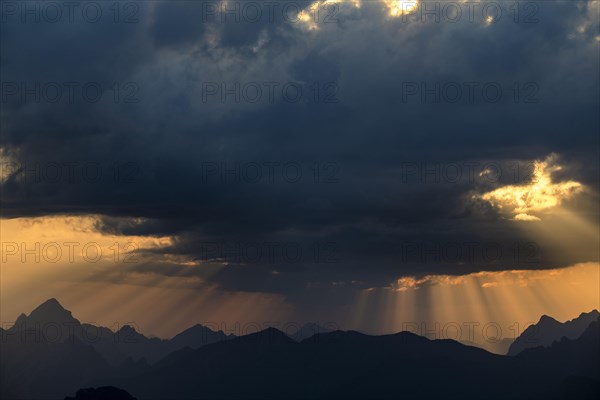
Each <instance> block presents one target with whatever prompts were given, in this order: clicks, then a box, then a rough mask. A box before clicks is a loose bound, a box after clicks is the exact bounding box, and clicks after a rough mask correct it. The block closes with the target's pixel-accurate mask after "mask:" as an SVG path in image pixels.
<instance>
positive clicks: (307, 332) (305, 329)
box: [289, 322, 332, 342]
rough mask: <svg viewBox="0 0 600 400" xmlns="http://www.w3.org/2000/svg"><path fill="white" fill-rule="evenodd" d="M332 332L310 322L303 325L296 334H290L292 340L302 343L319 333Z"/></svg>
mask: <svg viewBox="0 0 600 400" xmlns="http://www.w3.org/2000/svg"><path fill="white" fill-rule="evenodd" d="M331 331H332V329H328V328H324V327H322V326H321V325H319V324H316V323H313V322H308V323H306V324H304V325H302V326H301V327H300V328H299V329H298V330H297V331H296V332H295V333H293V334H290V335H289V336H290V337H291V338H292V339H294V340H296V341H298V342H301V341H303V340H305V339H308V338H309V337H311V336H313V335H316V334H318V333H329V332H331Z"/></svg>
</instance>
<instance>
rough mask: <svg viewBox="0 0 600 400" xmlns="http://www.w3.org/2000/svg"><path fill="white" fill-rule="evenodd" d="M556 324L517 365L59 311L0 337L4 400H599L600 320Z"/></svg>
mask: <svg viewBox="0 0 600 400" xmlns="http://www.w3.org/2000/svg"><path fill="white" fill-rule="evenodd" d="M552 321H554V322H549V317H546V316H544V317H542V318H541V319H540V322H538V323H537V324H536V326H532V327H530V328H531V329H535V330H536V332H537V333H538V334H539V337H540V338H544V339H543V340H540V341H537V342H536V341H529V342H527V341H525V339H526V335H530V334H531V333H530V331H528V330H526V331H525V332H524V333H523V335H521V336H520V337H519V338H517V340H516V341H515V343H514V344H513V346H515V349H514V355H511V356H502V355H497V354H492V353H489V352H487V351H485V350H483V349H480V348H476V347H471V346H466V345H464V344H461V343H459V342H456V341H453V340H429V339H427V338H425V337H422V336H418V335H415V334H412V333H409V332H400V333H397V334H392V335H383V336H371V335H366V334H362V333H359V332H355V331H340V330H336V331H329V330H327V329H324V328H322V327H320V326H318V325H316V324H312V325H310V326H309V327H310V328H311V329H312V332H311V331H308V330H305V329H303V331H305V332H297V333H296V334H295V335H291V336H292V337H290V336H289V335H286V334H285V333H283V332H281V331H279V330H277V329H275V328H268V329H266V330H263V331H260V332H257V333H253V334H250V335H245V336H239V337H236V336H233V335H226V334H225V333H223V332H222V331H218V332H215V331H212V330H210V329H209V328H207V327H204V326H202V325H195V326H193V327H191V328H189V329H187V330H185V331H184V332H182V333H180V334H178V335H176V336H175V337H173V338H172V339H170V340H166V339H158V338H148V337H146V336H144V335H143V334H141V333H139V332H137V331H136V330H135V329H134V328H133V327H131V326H125V327H122V328H121V329H119V330H118V331H117V332H113V331H111V330H110V329H108V328H103V327H95V326H93V325H88V324H81V323H80V322H79V321H78V320H77V319H75V318H74V317H73V316H72V314H71V312H70V311H68V310H65V309H64V308H63V307H62V306H61V305H60V303H58V301H56V300H55V299H50V300H48V301H46V302H45V303H43V304H42V305H40V306H39V307H37V308H36V309H35V310H33V311H32V312H31V313H30V314H29V315H28V316H27V315H24V314H23V315H21V316H19V318H18V319H17V322H16V323H15V325H14V326H13V327H12V328H10V329H8V330H2V329H0V333H1V334H2V342H1V345H2V346H1V352H0V367H1V368H0V383H1V385H0V387H1V392H0V397H1V398H2V399H27V400H31V399H64V398H65V397H66V396H73V395H75V398H76V399H77V400H79V399H82V400H87V399H96V398H98V396H100V398H102V396H104V397H106V395H105V394H102V393H120V394H119V396H125V395H124V393H126V395H127V396H131V398H137V399H139V400H142V399H198V398H208V399H210V398H219V399H223V398H227V399H236V398H240V399H241V398H244V399H247V398H261V399H269V398H315V399H316V398H344V399H347V398H397V397H408V398H414V397H420V398H430V397H443V398H492V399H495V398H507V397H509V398H524V399H525V398H534V399H535V398H540V399H541V398H544V399H546V398H569V399H573V398H587V396H591V397H590V398H596V397H595V396H597V395H600V390H599V389H600V381H599V376H600V367H599V365H600V353H599V351H600V347H599V342H600V332H599V322H598V312H597V311H592V312H591V313H583V314H582V315H581V316H580V317H578V318H577V319H575V320H572V321H568V322H566V323H564V324H561V323H560V322H558V321H556V320H552ZM557 324H558V325H557ZM586 324H587V325H586ZM584 325H586V326H584ZM530 328H528V329H530ZM90 332H94V333H95V335H92V334H91V333H90ZM565 332H566V334H565ZM577 332H579V334H578V333H577ZM550 338H551V339H550ZM125 339H127V340H125ZM521 343H523V345H522V344H521ZM530 345H531V346H530ZM511 349H512V346H511ZM92 387H97V388H99V389H91V388H92ZM82 388H89V389H86V390H80V389H82ZM117 388H118V389H117ZM123 390H124V391H126V392H123ZM127 396H126V397H122V398H129V397H127ZM71 398H73V397H71ZM105 400H110V399H105Z"/></svg>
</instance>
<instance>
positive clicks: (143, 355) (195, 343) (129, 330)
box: [0, 298, 233, 366]
mask: <svg viewBox="0 0 600 400" xmlns="http://www.w3.org/2000/svg"><path fill="white" fill-rule="evenodd" d="M0 334H2V335H13V336H18V337H19V338H20V340H21V341H25V342H27V341H35V340H41V338H42V337H43V340H44V341H46V342H53V343H64V342H66V341H68V340H72V339H73V338H77V339H78V340H80V341H81V342H83V343H86V344H89V345H91V346H92V347H93V348H94V349H95V350H97V352H98V353H99V354H100V355H101V356H102V357H103V358H104V359H105V360H106V361H107V362H108V363H109V364H111V365H112V366H118V365H120V364H122V363H123V362H125V361H127V360H128V359H131V361H134V362H136V361H141V360H145V361H147V362H148V363H150V364H153V363H155V362H157V361H158V360H160V359H161V358H163V357H165V356H166V355H168V354H170V353H172V352H173V351H176V350H179V349H181V348H184V347H186V346H187V347H191V348H192V349H196V348H198V347H200V346H203V345H206V344H210V343H214V342H218V341H220V340H225V339H227V335H225V334H224V333H223V332H221V331H219V332H214V331H212V330H210V329H209V328H207V327H203V326H201V325H195V326H193V327H191V328H189V329H187V330H185V331H184V332H182V333H180V334H178V335H176V336H175V337H174V338H173V339H172V340H166V339H160V338H148V337H146V336H145V335H143V334H142V333H140V332H138V331H137V330H136V328H135V327H134V326H131V325H124V326H122V327H121V328H120V329H119V330H117V331H116V332H113V331H112V330H111V329H109V328H106V327H102V326H95V325H91V324H82V323H81V322H80V321H79V320H78V319H76V318H74V317H73V315H72V313H71V311H68V310H66V309H65V308H64V307H63V306H62V305H61V304H60V303H59V302H58V300H56V299H54V298H52V299H49V300H47V301H45V302H44V303H42V304H41V305H39V306H38V307H36V308H35V309H34V310H33V311H32V312H31V313H30V314H29V315H25V314H21V315H20V316H19V317H18V318H17V321H16V322H15V324H14V325H13V326H12V327H11V328H10V329H8V330H3V331H2V332H0ZM230 336H233V335H230Z"/></svg>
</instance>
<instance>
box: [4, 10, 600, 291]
mask: <svg viewBox="0 0 600 400" xmlns="http://www.w3.org/2000/svg"><path fill="white" fill-rule="evenodd" d="M207 4H209V5H211V4H212V5H214V2H200V1H198V2H173V3H167V2H156V3H153V2H152V3H151V2H148V3H139V9H136V12H135V19H134V20H132V21H129V23H125V22H124V21H119V22H118V23H115V22H114V21H112V20H110V18H112V16H111V14H110V11H108V10H105V14H104V15H106V16H107V18H108V20H102V21H100V22H99V23H95V24H91V23H86V22H85V21H79V22H77V23H68V21H61V22H60V23H39V24H36V23H23V22H22V21H21V20H20V19H19V18H18V17H14V16H13V15H8V16H6V15H5V17H6V18H7V21H6V23H3V24H2V27H1V28H0V29H2V50H3V52H2V82H3V85H4V86H3V95H4V97H3V99H2V145H3V148H4V151H5V153H6V155H7V156H9V158H10V160H12V161H11V162H10V163H8V164H7V163H4V170H5V172H6V171H8V173H9V175H10V173H12V176H10V177H9V178H8V179H7V180H6V181H5V182H4V183H3V186H2V213H3V215H4V216H6V217H17V216H30V215H51V214H63V213H69V214H88V213H93V214H99V215H101V216H102V219H101V220H100V222H99V224H98V228H99V229H100V230H102V231H105V232H107V233H113V234H114V233H117V234H125V235H147V236H163V235H169V236H176V240H175V241H174V243H173V245H172V246H170V247H169V248H167V249H165V250H164V251H163V250H161V252H164V253H168V254H172V255H177V256H183V257H188V258H189V259H191V260H197V261H198V260H200V261H211V259H212V261H214V262H217V263H218V262H222V261H223V260H221V257H220V254H219V251H222V250H223V247H225V246H230V247H229V250H228V251H225V253H227V254H229V256H230V257H229V258H231V255H232V252H233V255H234V256H235V255H238V258H237V259H235V257H233V258H234V259H233V261H232V260H229V261H230V262H229V266H228V267H227V268H222V269H218V272H215V273H211V274H206V273H205V271H202V270H201V268H198V269H196V270H194V269H191V270H189V269H185V270H182V269H181V267H177V266H174V265H165V264H159V263H158V262H157V263H156V264H155V265H154V266H153V267H152V268H150V267H147V265H146V267H147V270H148V271H150V270H151V271H152V272H158V273H164V274H167V275H169V274H177V273H179V274H198V276H202V277H203V279H205V280H207V281H209V282H211V283H216V284H219V285H220V286H222V287H224V288H227V289H234V290H264V291H273V292H282V293H285V294H287V295H289V296H290V297H295V298H298V299H300V298H301V297H302V296H303V293H304V291H306V290H309V288H310V290H314V291H317V292H319V293H321V294H323V293H325V294H326V293H330V291H331V290H333V289H332V288H333V286H336V287H335V290H337V291H340V290H341V291H348V292H351V291H352V290H355V289H356V288H364V287H371V286H376V285H386V284H388V283H389V282H391V281H392V280H394V279H397V278H398V277H399V276H401V275H407V274H416V275H423V274H430V273H450V274H462V273H468V272H472V271H478V270H481V269H486V270H500V269H506V268H532V269H535V268H548V267H555V266H563V265H568V264H571V263H574V262H578V261H589V260H597V248H595V246H594V245H593V244H594V238H591V239H590V240H591V244H592V245H591V246H589V244H590V241H589V240H587V241H586V240H583V241H582V242H581V244H580V246H579V247H577V248H575V249H571V250H570V251H564V249H555V248H553V246H551V245H550V244H549V243H546V242H544V241H543V240H542V239H537V238H531V237H529V236H527V235H526V234H525V233H524V232H523V230H521V229H519V228H518V227H517V225H516V223H515V222H514V221H511V220H508V219H507V218H506V216H503V215H501V214H499V212H498V210H497V209H494V208H492V207H491V206H490V205H489V204H487V203H485V202H482V201H475V200H474V199H473V194H475V193H483V192H485V191H489V190H492V189H494V188H496V187H498V186H499V185H504V184H515V183H521V182H525V181H527V180H528V178H529V177H530V174H529V175H528V174H527V172H525V173H523V172H522V171H523V170H525V171H527V169H526V168H524V169H519V170H518V171H519V172H518V173H515V171H516V169H515V168H516V165H517V162H519V163H520V164H518V165H525V166H526V165H527V162H528V161H530V160H534V159H540V160H541V159H544V158H545V157H546V156H547V155H548V154H550V153H552V152H556V153H558V154H560V155H561V156H562V158H561V159H560V163H561V164H562V165H564V166H565V167H566V168H565V170H564V172H563V173H564V174H567V175H566V177H565V179H573V180H577V181H580V182H582V183H583V184H585V185H586V186H587V187H589V188H591V190H590V191H588V192H587V193H585V194H583V195H581V196H580V197H579V200H577V201H578V203H576V206H577V209H580V210H583V212H584V213H586V215H587V216H588V217H590V219H592V220H597V215H598V209H597V205H594V204H595V200H597V199H596V195H595V194H594V193H597V190H598V187H597V183H598V164H597V157H598V153H597V151H598V136H597V132H598V128H599V126H598V105H599V104H598V89H599V87H598V74H597V70H598V59H597V46H598V42H597V38H596V36H595V35H597V32H596V29H595V26H596V25H595V19H594V18H595V16H597V11H598V10H597V3H587V2H581V3H574V2H538V3H535V4H537V6H538V7H539V10H538V12H537V13H536V18H537V19H538V22H534V23H524V22H522V21H519V22H515V21H514V19H513V15H511V14H510V12H509V11H508V10H505V11H504V14H503V18H502V19H501V20H499V21H497V22H496V23H493V24H487V23H486V22H485V21H482V20H481V18H476V19H475V21H474V22H470V21H468V20H467V17H466V15H464V16H463V18H462V19H461V20H460V21H458V22H457V23H450V22H448V21H444V20H443V19H442V20H441V21H440V22H439V23H435V22H434V21H429V22H426V23H421V22H415V21H412V22H404V21H402V18H395V19H393V18H389V17H388V15H387V10H385V8H384V6H383V4H381V3H375V2H364V4H363V7H361V8H360V9H354V8H352V7H350V6H348V5H346V6H344V7H342V9H341V11H340V12H339V14H338V15H337V17H338V21H337V23H324V22H321V23H319V24H318V27H319V29H318V30H307V29H305V28H303V26H302V25H301V24H299V23H292V22H290V21H289V20H286V19H285V18H282V17H281V15H280V14H276V18H274V19H273V20H272V21H270V20H268V18H267V17H266V15H267V14H265V18H263V19H262V20H260V21H258V22H249V21H248V20H247V19H244V18H243V17H242V18H241V19H240V20H239V21H238V22H236V21H235V20H234V21H231V20H228V21H226V22H225V23H223V21H221V20H220V16H219V15H217V16H215V15H207V14H206V9H205V8H203V7H206V5H207ZM303 4H305V3H303ZM124 11H125V10H124ZM127 11H128V12H129V13H131V10H127ZM263 12H265V11H264V9H263ZM125 15H128V14H125ZM109 17H110V18H109ZM72 82H75V83H76V84H77V85H76V86H75V88H76V90H75V92H74V93H75V94H74V99H73V101H69V100H70V99H68V98H67V97H68V96H67V95H66V92H67V89H66V88H68V87H69V86H68V85H70V83H72ZM38 83H39V84H40V87H41V89H40V90H39V92H42V95H40V97H41V99H40V100H39V101H37V99H36V98H35V96H36V95H34V94H29V95H25V96H22V95H20V94H19V93H20V92H19V90H16V92H15V87H17V88H20V87H21V86H19V85H26V86H25V87H26V88H32V87H34V88H35V85H36V84H38ZM50 83H54V84H56V85H58V86H59V87H61V88H62V90H63V97H62V98H61V99H60V100H59V101H56V102H50V101H47V100H48V99H47V97H48V96H50V95H49V94H48V93H51V90H53V88H55V87H54V86H52V85H51V84H50ZM236 83H237V84H239V88H238V89H236ZM15 85H16V86H15ZM86 85H87V86H86ZM222 85H226V86H222ZM273 85H275V86H273ZM436 85H439V87H440V88H441V89H439V90H438V91H437V94H435V95H431V94H428V93H429V92H427V91H428V90H429V91H431V90H432V89H434V90H435V88H436ZM97 86H99V87H101V88H102V96H101V98H100V99H98V100H97V101H91V100H90V97H94V95H93V93H94V92H93V89H94V88H96V87H97ZM257 87H258V88H259V89H258V90H260V91H261V92H260V93H261V94H260V96H259V97H258V98H256V95H257V93H258V92H256V90H257ZM284 87H287V89H288V90H289V91H287V92H282V89H283V88H284ZM298 87H301V88H302V90H303V96H302V97H301V98H300V99H299V100H298V101H297V102H294V101H292V100H291V98H292V97H293V94H294V90H296V89H297V88H298ZM457 87H458V88H459V90H461V91H462V94H461V96H460V98H459V99H458V100H456V101H453V100H452V99H450V100H449V99H448V98H447V97H452V96H454V94H455V90H457V89H456V88H457ZM83 88H86V89H88V90H89V91H90V92H89V93H88V92H83ZM270 88H274V89H273V94H272V96H271V93H270V92H269V90H270ZM469 88H474V89H473V90H474V91H473V98H472V99H471V98H470V97H469V95H468V90H470V89H469ZM483 88H487V90H489V92H488V91H484V90H483ZM497 88H500V89H501V90H502V94H501V95H499V96H498V95H497V94H496V92H495V89H497ZM223 89H225V92H226V93H225V94H224V95H223ZM232 89H233V90H234V91H235V92H236V93H235V94H231V93H229V94H227V90H229V91H231V90H232ZM44 90H46V91H48V93H46V94H44V93H43V91H44ZM422 90H424V93H425V94H424V99H423V98H422V97H421V91H422ZM440 90H447V92H443V93H442V94H440V93H441V92H440ZM34 91H35V90H34ZM244 91H246V92H244ZM90 93H91V94H90ZM222 96H223V97H222ZM235 96H239V97H240V99H239V100H236V97H235ZM433 96H440V98H439V99H438V100H437V101H436V100H435V99H434V98H433ZM445 96H446V97H445ZM249 97H251V98H252V99H256V101H249V99H248V98H249ZM93 100H96V99H95V98H94V99H93ZM57 165H58V166H59V167H60V168H61V172H60V176H59V177H58V178H56V168H57ZM65 165H66V166H65ZM490 165H492V166H496V167H498V168H500V170H502V172H503V174H502V175H501V176H497V177H496V178H495V179H493V180H491V179H489V178H484V177H480V176H479V175H478V174H479V173H480V172H482V171H483V170H484V169H486V168H488V167H489V166H490ZM453 168H454V169H453ZM17 171H20V173H19V174H17V173H16V172H17ZM453 171H454V172H453ZM456 171H459V175H460V176H459V177H458V178H457V177H456V176H455V173H456ZM529 172H530V171H529ZM53 174H54V175H53ZM421 174H424V175H421ZM52 177H55V178H52ZM574 201H575V200H574ZM574 204H575V203H574ZM567 206H568V204H567ZM128 217H135V218H137V219H136V220H135V222H132V220H131V219H128ZM565 229H566V228H565ZM532 241H535V243H533V244H532V243H531V242H532ZM273 242H276V243H279V249H278V250H276V251H282V246H284V244H286V243H287V244H288V245H289V246H292V247H294V248H296V249H298V248H299V249H302V252H303V256H302V257H301V258H300V259H298V260H295V261H294V262H290V260H289V259H284V258H282V257H283V256H282V255H281V254H280V256H279V257H278V258H277V257H276V258H275V259H273V260H265V259H260V260H258V261H256V260H254V259H248V258H244V256H241V257H240V256H239V251H240V250H235V249H236V248H237V249H245V248H248V249H249V248H250V247H251V244H252V243H254V244H256V243H258V244H259V245H262V246H263V247H264V246H265V244H266V243H273ZM215 244H217V245H216V247H215ZM457 244H458V247H459V251H460V252H461V254H460V255H457V253H456V247H457ZM219 245H220V246H221V249H219ZM211 246H212V247H211ZM232 246H233V248H234V250H232V249H231V247H232ZM236 246H237V247H236ZM315 246H316V247H318V248H323V247H326V248H327V251H328V253H327V254H328V256H323V255H322V254H320V255H319V257H318V259H315V258H314V248H315ZM522 247H524V248H525V250H523V251H516V250H515V248H517V249H518V250H521V248H522ZM497 248H500V249H501V252H502V254H501V255H494V254H495V253H493V254H492V253H490V252H491V251H495V250H494V249H497ZM207 249H209V250H210V251H209V250H207ZM261 251H263V252H264V251H266V250H264V249H263V250H261ZM236 252H237V253H236ZM330 253H331V254H330ZM309 254H310V256H309ZM516 254H518V255H516ZM523 254H526V256H524V255H523ZM138 268H140V267H139V266H138ZM161 271H162V272H161ZM334 283H337V284H336V285H333V284H334ZM317 297H318V296H317Z"/></svg>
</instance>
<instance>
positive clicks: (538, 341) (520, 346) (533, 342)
mask: <svg viewBox="0 0 600 400" xmlns="http://www.w3.org/2000/svg"><path fill="white" fill-rule="evenodd" d="M598 318H600V313H599V312H598V311H597V310H593V311H591V312H588V313H581V315H579V317H577V318H574V319H572V320H570V321H567V322H564V323H561V322H559V321H557V320H555V319H554V318H552V317H549V316H547V315H542V317H541V318H540V320H539V321H538V323H537V324H534V325H531V326H529V327H528V328H527V329H525V330H524V331H523V333H522V334H521V335H520V336H519V337H518V338H516V339H515V341H514V342H513V343H512V344H511V345H510V347H509V349H508V353H507V354H508V355H510V356H514V355H517V354H519V353H520V352H522V351H523V350H525V349H528V348H532V347H537V346H543V347H548V346H550V345H552V343H553V342H555V341H557V340H560V339H561V338H562V337H566V338H568V339H575V338H577V337H579V336H580V335H581V334H582V333H583V332H584V331H585V330H586V329H587V328H588V327H589V326H590V324H591V323H592V322H594V321H597V320H598Z"/></svg>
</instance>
